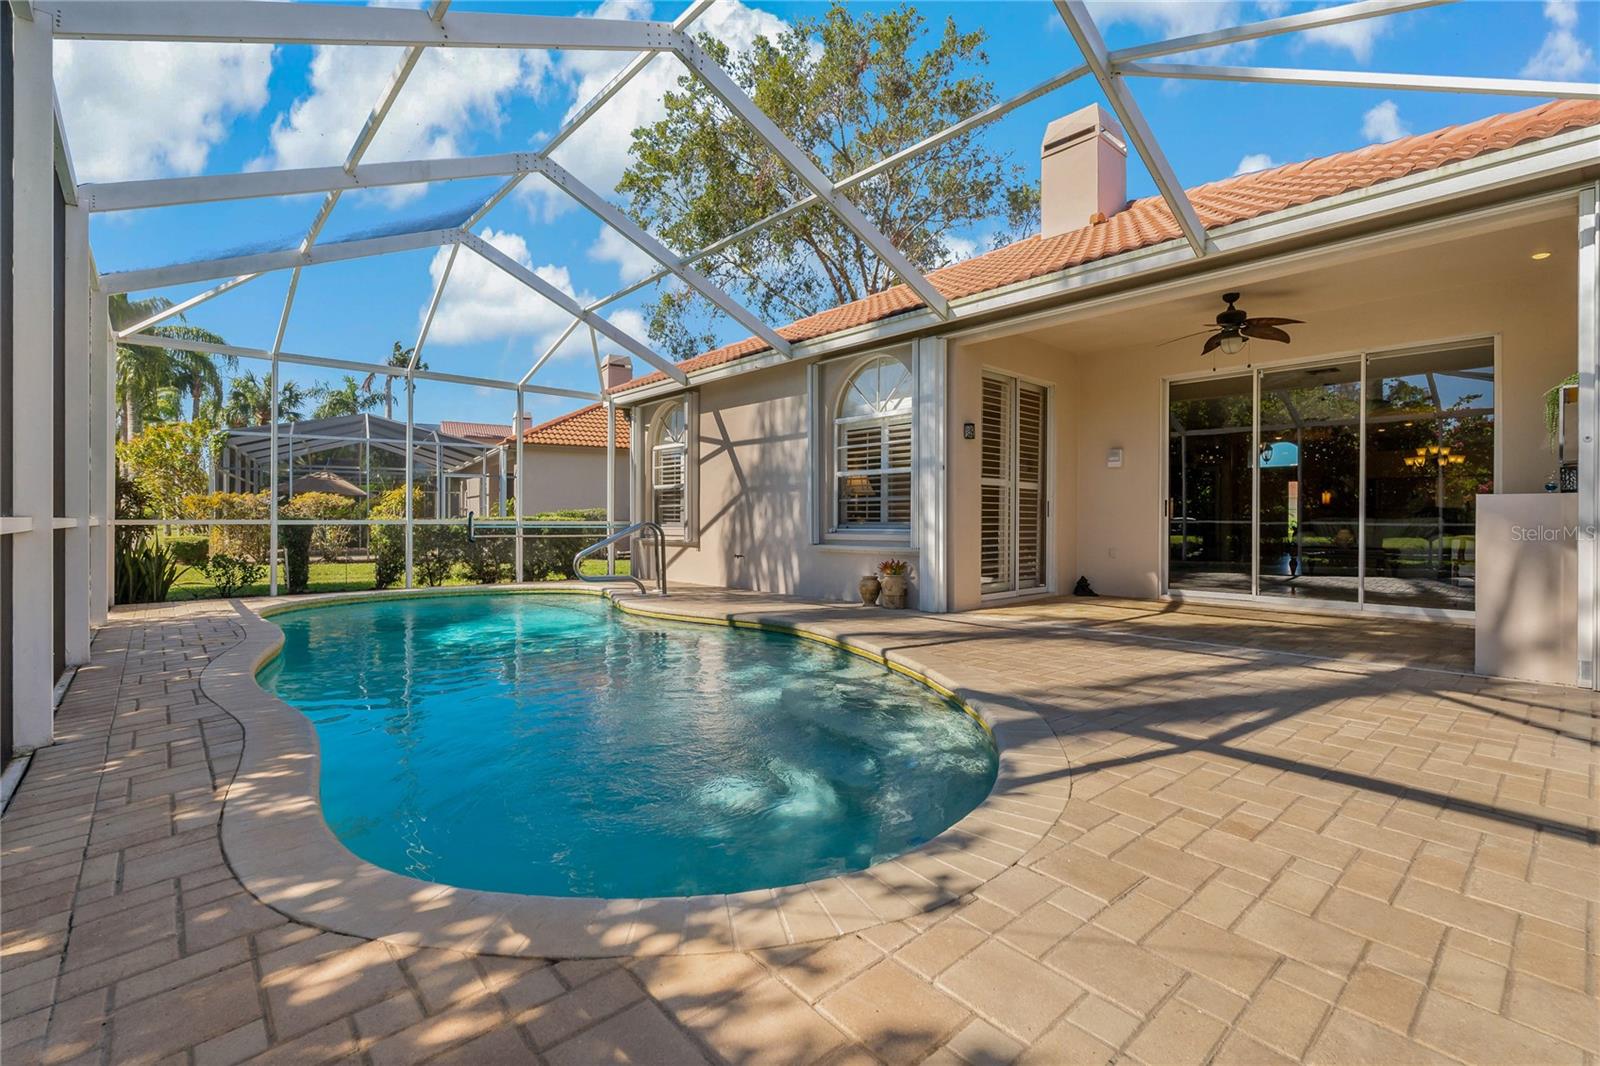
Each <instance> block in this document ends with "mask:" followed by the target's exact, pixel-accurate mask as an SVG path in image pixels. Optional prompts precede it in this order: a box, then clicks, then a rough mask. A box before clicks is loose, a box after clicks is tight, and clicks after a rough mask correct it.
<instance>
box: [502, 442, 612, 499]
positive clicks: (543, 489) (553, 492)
mask: <svg viewBox="0 0 1600 1066" xmlns="http://www.w3.org/2000/svg"><path fill="white" fill-rule="evenodd" d="M517 469H518V470H519V471H521V472H522V473H523V474H524V475H525V476H526V478H527V482H526V484H525V485H524V486H523V490H522V491H523V496H522V501H523V506H525V507H526V508H527V510H528V513H529V514H542V513H544V512H546V511H576V510H582V509H586V508H604V507H605V505H606V450H605V449H604V448H557V447H553V446H551V445H548V444H540V445H523V448H522V462H520V463H518V464H517ZM628 473H629V471H628V450H627V449H626V448H623V449H620V450H619V451H618V452H617V513H618V514H619V515H626V514H627V512H628Z"/></svg>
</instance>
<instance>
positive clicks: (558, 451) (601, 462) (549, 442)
mask: <svg viewBox="0 0 1600 1066" xmlns="http://www.w3.org/2000/svg"><path fill="white" fill-rule="evenodd" d="M602 373H603V377H604V381H605V383H606V385H607V386H608V387H611V386H615V385H618V384H621V383H622V382H624V381H627V380H628V378H629V377H630V376H631V375H632V373H633V361H632V360H631V359H628V358H627V357H625V356H619V355H613V356H608V357H607V358H606V359H605V361H604V362H603V364H602ZM606 418H607V415H606V410H605V407H604V406H603V405H602V404H598V403H592V404H590V405H588V406H587V407H581V408H579V409H578V410H576V411H569V412H568V413H566V414H564V415H558V416H556V417H555V418H552V419H550V420H549V421H547V422H540V423H539V424H537V425H530V426H529V427H528V428H527V429H526V430H525V431H524V433H523V435H522V445H521V447H520V449H519V448H516V447H515V446H514V444H513V441H514V437H513V435H512V432H511V427H510V426H509V425H494V424H491V423H483V422H441V423H440V424H439V428H440V429H441V430H442V431H443V432H445V433H449V434H452V435H454V436H457V437H464V438H466V439H468V440H474V441H481V442H482V443H484V444H486V445H488V446H490V450H488V451H486V453H485V455H484V458H483V460H482V461H481V462H475V463H472V464H470V467H469V468H468V469H466V470H463V473H477V472H479V470H480V468H481V469H482V472H483V476H481V477H479V478H464V479H463V480H462V482H461V489H460V492H461V503H460V509H461V512H462V513H463V514H464V513H466V512H467V511H469V510H470V511H473V512H474V513H476V514H480V515H483V514H497V513H499V501H500V500H501V499H502V498H507V497H512V496H516V494H517V493H518V491H519V487H518V485H517V475H518V473H519V472H525V473H526V481H525V482H524V483H523V484H522V485H521V486H520V492H521V494H522V495H521V499H522V513H523V514H524V515H535V514H546V513H549V512H551V511H579V510H604V509H605V506H606V488H607V484H606ZM612 462H613V464H614V465H613V470H614V486H613V487H614V490H615V492H616V499H617V500H619V501H626V500H627V499H628V493H629V491H630V484H631V482H630V480H629V464H628V419H627V416H626V415H625V414H623V413H621V412H619V413H618V415H617V434H616V448H615V452H614V456H613V459H612ZM502 464H505V465H506V470H507V476H506V478H505V481H504V482H503V483H502V482H501V480H500V477H499V474H500V468H501V465H502ZM502 484H504V485H505V486H506V487H505V488H504V490H503V491H504V493H505V496H502V495H501V493H502V488H501V486H502ZM484 492H487V493H488V495H487V496H484V495H482V494H483V493H484ZM626 507H627V505H626V503H625V502H623V503H621V504H620V506H619V507H618V512H619V514H622V513H626Z"/></svg>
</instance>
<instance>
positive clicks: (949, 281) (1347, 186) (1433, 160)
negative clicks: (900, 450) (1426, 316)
mask: <svg viewBox="0 0 1600 1066" xmlns="http://www.w3.org/2000/svg"><path fill="white" fill-rule="evenodd" d="M1594 125H1600V101H1594V100H1562V101H1558V102H1556V103H1551V104H1542V105H1540V106H1539V107H1534V108H1529V109H1528V110H1525V111H1516V112H1512V113H1510V114H1504V115H1491V116H1489V117H1488V118H1485V119H1480V120H1478V121H1477V122H1469V123H1466V124H1465V125H1460V126H1446V127H1445V128H1444V129H1440V130H1435V131H1433V132H1432V133H1420V134H1417V135H1415V136H1412V137H1402V138H1401V139H1400V140H1397V141H1390V142H1388V143H1387V144H1374V145H1369V146H1368V147H1366V148H1361V149H1358V150H1356V151H1353V152H1340V153H1338V154H1337V155H1330V156H1323V157H1321V158H1319V159H1310V160H1306V161H1305V162H1302V163H1289V164H1286V165H1284V166H1281V167H1274V168H1273V169H1271V170H1261V171H1256V172H1255V173H1252V174H1241V175H1239V176H1237V177H1232V178H1225V179H1223V180H1221V181H1213V182H1209V183H1207V184H1205V185H1200V186H1197V187H1195V188H1192V189H1188V190H1186V191H1187V193H1188V196H1189V200H1190V202H1191V203H1193V204H1194V208H1195V210H1196V211H1197V212H1198V213H1199V215H1200V220H1201V221H1202V222H1204V223H1205V225H1206V226H1207V228H1214V227H1217V226H1225V225H1227V224H1229V223H1232V222H1242V221H1244V220H1246V219H1252V218H1259V217H1260V216H1262V215H1268V214H1271V213H1273V212H1275V211H1283V210H1286V209H1288V208H1291V207H1297V206H1299V205H1301V204H1306V203H1310V202H1312V201H1314V200H1322V199H1326V198H1327V197H1330V196H1338V195H1339V194H1340V193H1346V192H1350V191H1351V190H1354V189H1364V188H1367V187H1369V186H1372V185H1376V184H1378V183H1380V182H1384V181H1393V180H1395V179H1396V178H1403V177H1405V176H1407V175H1409V174H1415V173H1418V172H1421V171H1427V170H1434V169H1436V168H1438V167H1442V166H1445V165H1446V164H1449V163H1458V162H1461V161H1462V160H1467V159H1473V158H1476V157H1477V156H1480V155H1486V154H1488V153H1490V152H1498V151H1502V150H1504V149H1507V148H1514V147H1516V146H1517V145H1519V144H1524V143H1526V142H1528V141H1535V140H1541V139H1543V138H1546V137H1553V136H1555V135H1556V134H1558V133H1565V132H1567V131H1569V130H1574V129H1582V128H1585V127H1588V126H1594ZM1182 235H1183V234H1182V231H1180V230H1179V229H1178V225H1177V223H1176V222H1175V221H1174V220H1173V218H1172V212H1171V211H1169V210H1168V209H1167V205H1166V203H1165V202H1164V201H1163V200H1162V199H1161V198H1160V197H1159V196H1151V197H1146V198H1145V199H1143V200H1135V201H1133V202H1132V203H1130V204H1129V205H1128V206H1127V207H1126V208H1125V209H1124V210H1122V211H1121V212H1119V213H1117V214H1115V215H1113V216H1111V218H1109V219H1107V220H1106V221H1104V222H1101V223H1097V224H1094V225H1089V226H1084V227H1082V228H1080V229H1076V230H1070V231H1068V232H1066V233H1061V234H1057V235H1056V236H1053V237H1049V238H1044V237H1040V236H1039V235H1037V234H1035V235H1034V236H1031V237H1025V238H1023V239H1022V240H1020V241H1017V242H1016V243H1014V244H1008V245H1006V246H1005V247H1004V248H998V249H996V250H995V251H992V252H988V253H986V254H984V255H980V256H977V257H975V258H973V259H967V260H964V261H962V262H959V263H954V264H952V265H950V266H947V267H942V268H940V269H938V270H935V271H932V272H931V273H929V275H928V278H929V280H930V281H932V282H933V284H934V286H935V287H936V288H938V290H939V291H940V292H941V293H943V294H944V295H945V296H946V297H947V298H949V299H957V298H960V297H963V296H972V295H974V294H977V293H981V292H988V291H989V290H991V289H998V288H1002V287H1004V286H1006V285H1013V284H1016V283H1018V282H1022V281H1028V280H1030V279H1032V278H1038V277H1043V276H1044V275H1046V274H1054V273H1056V272H1058V271H1061V270H1066V269H1068V268H1070V267H1075V266H1079V265H1081V264H1083V263H1088V262H1092V261H1094V260H1097V259H1106V258H1109V257H1111V256H1114V255H1119V254H1121V253H1124V252H1131V251H1134V250H1136V249H1139V248H1146V247H1149V246H1151V245H1155V244H1160V243H1162V242H1163V241H1169V240H1174V239H1177V238H1179V237H1181V236H1182ZM922 305H923V304H922V300H921V299H919V298H918V297H917V295H916V294H915V293H914V292H912V291H911V289H910V288H909V287H908V286H906V285H895V286H894V287H892V288H889V289H886V290H884V291H883V292H880V293H874V294H873V295H871V296H868V297H866V298H864V299H861V300H856V301H853V302H851V303H847V304H843V305H841V306H839V307H833V308H829V309H828V310H826V311H821V312H819V313H817V314H814V315H811V316H809V317H807V318H802V319H800V320H799V321H797V322H791V323H790V324H789V325H787V326H780V327H779V328H778V333H779V334H781V335H782V336H784V337H785V338H787V339H788V340H791V341H807V340H813V339H815V338H817V337H822V336H825V335H827V334H830V333H837V332H840V331H841V330H846V329H851V328H853V327H856V326H860V325H864V324H866V323H868V322H876V321H879V320H881V319H885V318H890V317H893V316H894V315H898V314H903V313H905V312H907V311H911V310H914V309H916V308H918V307H921V306H922ZM767 350H769V346H768V345H767V344H766V342H764V341H762V340H760V339H758V338H756V337H747V338H745V339H744V340H742V341H738V342H735V343H733V344H728V345H724V346H723V347H721V348H716V349H713V350H712V351H709V352H706V353H705V354H703V355H697V356H695V357H694V358H692V359H686V360H684V361H683V362H681V363H679V364H678V365H679V367H681V368H682V369H683V370H684V371H685V372H686V373H689V372H693V371H696V370H702V369H705V368H706V367H712V366H719V365H721V364H723V363H731V362H735V361H736V360H739V359H743V358H745V357H747V356H751V355H755V354H756V353H758V352H762V351H767ZM665 380H666V375H665V374H663V373H661V372H660V371H656V372H654V373H650V374H645V375H644V376H642V377H637V378H634V379H633V380H631V381H626V382H623V383H622V384H621V385H618V386H615V387H613V389H612V390H611V391H613V392H624V391H627V390H629V389H636V388H641V387H643V386H645V385H650V384H653V383H655V382H658V381H665Z"/></svg>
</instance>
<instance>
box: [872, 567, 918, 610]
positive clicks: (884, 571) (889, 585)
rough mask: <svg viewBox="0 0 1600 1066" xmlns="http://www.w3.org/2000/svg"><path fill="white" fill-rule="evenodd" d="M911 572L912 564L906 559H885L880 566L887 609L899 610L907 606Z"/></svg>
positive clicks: (879, 571) (884, 603)
mask: <svg viewBox="0 0 1600 1066" xmlns="http://www.w3.org/2000/svg"><path fill="white" fill-rule="evenodd" d="M910 572H911V564H910V563H908V562H906V561H905V560H904V559H885V560H884V561H883V562H881V563H879V564H878V574H879V575H880V578H881V583H882V585H883V605H884V606H885V607H889V608H893V609H896V610H898V609H900V608H903V607H904V606H905V605H906V576H907V575H908V574H909V573H910Z"/></svg>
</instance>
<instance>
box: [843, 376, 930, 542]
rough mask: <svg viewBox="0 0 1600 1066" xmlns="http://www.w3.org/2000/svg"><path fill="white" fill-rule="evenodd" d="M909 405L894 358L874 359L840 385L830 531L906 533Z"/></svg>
mask: <svg viewBox="0 0 1600 1066" xmlns="http://www.w3.org/2000/svg"><path fill="white" fill-rule="evenodd" d="M912 405H913V399H912V381H911V371H910V370H909V369H907V367H906V365H905V364H904V363H902V362H900V360H898V359H889V358H884V359H876V360H873V361H872V362H870V363H868V364H866V365H865V366H863V367H862V368H861V369H860V370H858V371H856V373H855V374H854V375H853V376H852V377H851V378H850V380H849V381H848V382H847V383H846V384H845V387H844V390H843V394H842V395H841V397H840V399H839V408H838V411H837V412H836V413H835V416H834V423H833V427H834V436H833V440H834V460H833V501H834V508H833V512H834V526H835V528H838V529H908V528H910V525H911V413H912Z"/></svg>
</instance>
